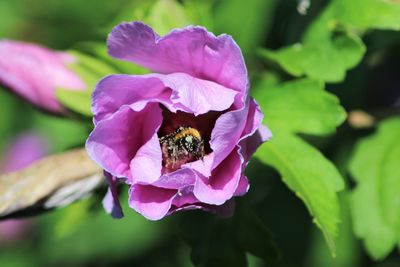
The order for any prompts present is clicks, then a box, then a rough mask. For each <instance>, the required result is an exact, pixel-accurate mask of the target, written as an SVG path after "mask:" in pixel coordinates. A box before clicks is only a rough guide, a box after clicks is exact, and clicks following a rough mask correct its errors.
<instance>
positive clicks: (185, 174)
mask: <svg viewBox="0 0 400 267" xmlns="http://www.w3.org/2000/svg"><path fill="white" fill-rule="evenodd" d="M196 178H197V174H196V173H195V172H194V171H193V170H192V169H189V168H182V169H179V170H176V171H174V172H171V173H167V174H164V175H162V176H161V177H159V180H158V181H157V182H155V183H154V184H153V185H154V186H158V187H163V188H169V189H180V188H183V187H187V186H190V185H194V183H195V181H196Z"/></svg>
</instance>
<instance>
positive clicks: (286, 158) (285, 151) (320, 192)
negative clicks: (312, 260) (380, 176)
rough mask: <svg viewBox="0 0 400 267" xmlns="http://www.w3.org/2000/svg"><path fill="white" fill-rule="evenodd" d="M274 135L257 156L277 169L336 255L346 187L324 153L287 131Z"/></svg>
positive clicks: (258, 151)
mask: <svg viewBox="0 0 400 267" xmlns="http://www.w3.org/2000/svg"><path fill="white" fill-rule="evenodd" d="M274 135H275V137H273V138H272V139H271V140H270V141H268V142H267V143H265V144H264V145H263V146H262V147H260V148H259V149H258V150H257V152H256V155H255V156H256V157H257V159H259V160H260V161H261V162H263V163H266V164H268V165H271V166H272V167H274V168H275V169H277V170H278V171H279V173H280V174H281V176H282V179H283V181H284V182H285V183H286V184H287V185H288V187H289V188H290V189H291V190H292V191H294V192H295V193H296V195H297V196H298V197H299V198H300V199H301V200H303V202H304V203H305V204H306V206H307V208H308V210H309V212H310V213H311V215H312V216H313V217H314V222H315V223H316V224H317V226H318V227H319V228H320V229H321V230H322V232H323V234H324V236H325V239H326V241H327V243H328V245H329V247H330V249H331V251H332V253H334V252H335V243H334V238H335V237H336V235H337V231H338V223H339V221H340V219H339V218H340V212H339V201H338V196H337V194H336V192H338V191H340V190H342V189H343V187H344V184H343V180H342V178H341V176H340V174H339V172H338V171H337V169H336V168H335V166H334V165H333V164H332V163H331V162H330V161H329V160H327V159H326V158H325V157H324V156H323V155H322V154H321V152H319V151H318V150H317V149H316V148H314V147H313V146H311V145H309V144H308V143H306V142H305V141H303V140H302V139H301V138H299V137H297V136H294V135H292V134H289V133H286V132H277V131H275V132H274Z"/></svg>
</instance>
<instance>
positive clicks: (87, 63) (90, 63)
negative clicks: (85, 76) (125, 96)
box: [69, 50, 117, 77]
mask: <svg viewBox="0 0 400 267" xmlns="http://www.w3.org/2000/svg"><path fill="white" fill-rule="evenodd" d="M69 53H70V54H71V55H73V56H74V57H75V58H76V59H77V60H78V65H82V66H83V67H84V68H85V69H86V70H87V71H90V72H92V73H93V74H94V75H96V76H100V77H102V76H106V75H110V74H113V73H116V72H117V71H116V70H115V68H113V67H111V66H110V65H108V64H107V63H105V62H104V61H102V60H99V59H97V58H94V57H91V56H89V55H86V54H84V53H81V52H78V51H74V50H71V51H69Z"/></svg>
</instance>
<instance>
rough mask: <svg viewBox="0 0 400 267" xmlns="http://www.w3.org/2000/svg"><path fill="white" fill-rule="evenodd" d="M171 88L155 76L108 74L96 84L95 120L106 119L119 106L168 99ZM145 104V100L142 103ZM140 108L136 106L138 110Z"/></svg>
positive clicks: (93, 109)
mask: <svg viewBox="0 0 400 267" xmlns="http://www.w3.org/2000/svg"><path fill="white" fill-rule="evenodd" d="M170 95H171V90H170V89H168V88H166V87H165V86H164V84H163V83H162V82H161V81H160V80H159V79H157V78H155V77H152V76H137V75H124V74H118V75H110V76H107V77H105V78H103V79H102V80H100V82H99V83H98V84H97V85H96V88H95V90H94V93H93V97H92V111H93V114H94V117H95V120H96V121H99V120H103V119H107V118H108V117H109V116H111V115H112V114H113V113H115V112H116V111H117V110H118V109H119V108H120V107H121V106H123V105H130V104H133V103H136V102H140V101H142V102H143V101H144V100H147V101H150V100H153V101H154V100H157V101H159V102H163V101H169V98H170ZM144 105H146V102H145V103H144ZM138 109H140V108H136V109H135V110H138Z"/></svg>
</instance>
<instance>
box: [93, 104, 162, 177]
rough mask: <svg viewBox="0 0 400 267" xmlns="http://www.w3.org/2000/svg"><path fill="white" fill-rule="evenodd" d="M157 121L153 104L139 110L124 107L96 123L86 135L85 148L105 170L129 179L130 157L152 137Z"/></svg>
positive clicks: (158, 110)
mask: <svg viewBox="0 0 400 267" xmlns="http://www.w3.org/2000/svg"><path fill="white" fill-rule="evenodd" d="M161 123H162V115H161V108H160V107H159V105H158V104H156V103H149V104H147V105H146V107H145V108H144V109H143V110H141V111H134V110H132V109H131V108H130V107H129V106H124V107H122V108H121V109H120V110H119V111H117V112H116V113H115V114H114V115H113V116H111V117H109V118H108V119H106V120H102V121H100V122H98V124H97V125H96V126H95V128H94V130H93V132H92V133H91V134H90V135H89V138H88V140H87V142H86V150H87V151H88V153H89V156H90V157H91V158H92V159H93V160H94V161H95V162H97V163H98V164H99V165H100V166H102V168H103V169H104V170H106V171H107V172H109V173H111V174H112V175H114V176H116V177H126V178H128V179H132V174H131V172H130V168H129V165H130V162H131V160H132V159H133V157H134V156H135V155H136V153H137V151H138V150H139V149H140V147H141V146H142V145H143V144H144V143H146V142H147V141H148V140H150V139H151V138H152V137H153V136H154V134H155V133H156V132H157V130H158V128H159V127H160V125H161Z"/></svg>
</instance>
